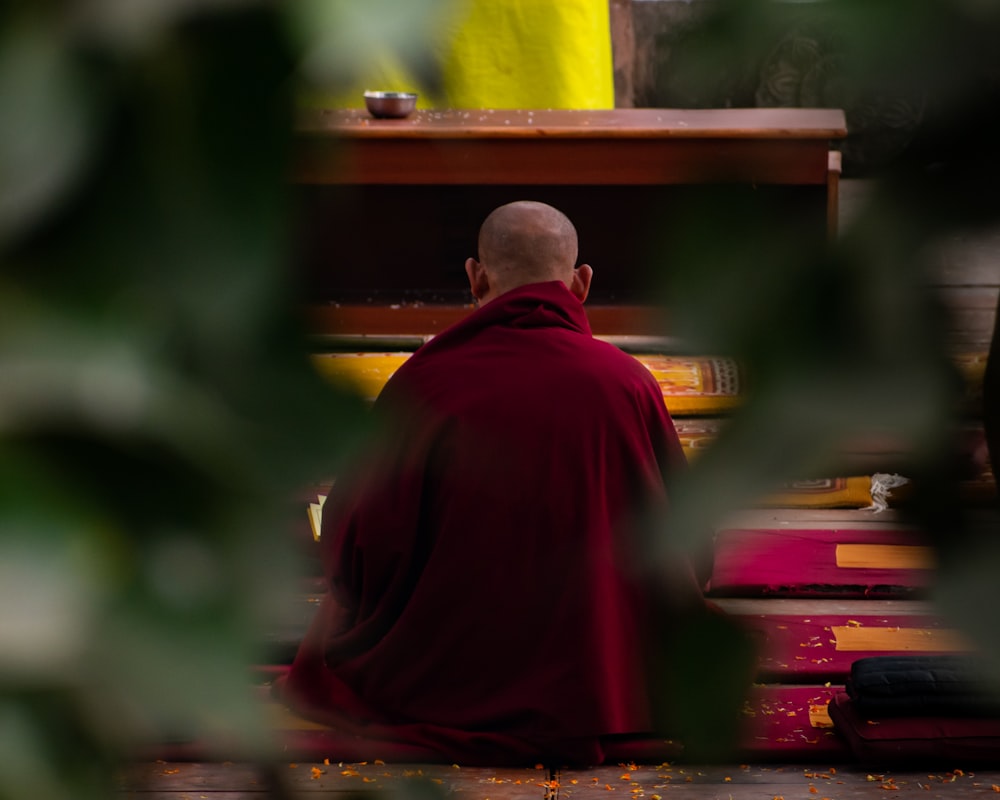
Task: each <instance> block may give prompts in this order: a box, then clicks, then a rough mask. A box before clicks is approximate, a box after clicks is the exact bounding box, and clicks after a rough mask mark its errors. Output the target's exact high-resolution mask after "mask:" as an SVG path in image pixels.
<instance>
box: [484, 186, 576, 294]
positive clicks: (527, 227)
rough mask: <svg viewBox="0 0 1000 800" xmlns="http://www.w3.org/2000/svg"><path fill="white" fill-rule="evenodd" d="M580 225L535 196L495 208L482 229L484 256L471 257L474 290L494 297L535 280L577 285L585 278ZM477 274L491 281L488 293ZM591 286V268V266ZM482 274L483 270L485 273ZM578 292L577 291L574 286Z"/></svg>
mask: <svg viewBox="0 0 1000 800" xmlns="http://www.w3.org/2000/svg"><path fill="white" fill-rule="evenodd" d="M576 257H577V237H576V228H574V227H573V223H572V222H570V221H569V218H568V217H567V216H566V215H565V214H563V213H562V212H561V211H559V210H557V209H555V208H553V207H552V206H549V205H546V204H545V203H537V202H534V201H530V200H520V201H518V202H515V203H508V204H507V205H503V206H500V207H499V208H497V209H495V210H494V211H493V212H492V213H491V214H490V215H489V216H488V217H487V218H486V220H485V221H484V222H483V225H482V227H481V228H480V229H479V261H478V262H476V261H475V260H474V259H469V263H467V265H466V269H467V271H469V272H470V274H469V279H470V282H472V284H473V286H472V290H473V294H475V295H476V297H477V298H479V299H480V300H483V301H488V300H489V299H492V298H493V297H496V296H498V295H500V294H503V293H504V292H508V291H510V290H511V289H516V288H517V287H519V286H525V285H527V284H529V283H540V282H542V281H562V282H563V283H565V284H566V286H567V287H569V288H570V289H571V290H573V289H574V283H576V282H578V281H579V280H580V276H579V274H578V273H579V270H578V269H577V268H576ZM473 272H475V273H476V276H478V277H479V278H480V279H481V280H485V281H487V282H488V292H482V291H477V286H476V276H474V274H473ZM586 272H587V273H588V274H587V279H586V286H585V287H584V288H583V292H582V296H580V295H579V294H578V296H580V300H581V301H582V300H583V299H584V298H585V297H586V289H587V287H589V284H590V280H589V272H590V267H586ZM480 273H481V274H480ZM574 291H575V290H574Z"/></svg>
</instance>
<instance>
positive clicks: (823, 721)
mask: <svg viewBox="0 0 1000 800" xmlns="http://www.w3.org/2000/svg"><path fill="white" fill-rule="evenodd" d="M809 724H810V725H812V727H814V728H832V727H833V720H832V719H830V707H829V703H814V704H813V705H810V706H809Z"/></svg>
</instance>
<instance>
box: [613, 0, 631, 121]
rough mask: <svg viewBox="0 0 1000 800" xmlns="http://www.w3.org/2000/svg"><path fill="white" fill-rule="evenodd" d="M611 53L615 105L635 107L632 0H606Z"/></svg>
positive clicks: (618, 106)
mask: <svg viewBox="0 0 1000 800" xmlns="http://www.w3.org/2000/svg"><path fill="white" fill-rule="evenodd" d="M608 11H609V17H610V20H611V54H612V58H613V63H614V73H615V107H616V108H634V107H635V24H634V21H633V18H632V0H608Z"/></svg>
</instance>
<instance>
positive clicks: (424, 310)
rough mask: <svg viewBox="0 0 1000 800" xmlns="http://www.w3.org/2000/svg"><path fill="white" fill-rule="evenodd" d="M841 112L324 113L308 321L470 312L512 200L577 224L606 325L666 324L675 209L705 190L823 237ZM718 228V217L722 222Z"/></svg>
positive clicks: (374, 325) (315, 165)
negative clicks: (662, 288) (475, 261)
mask: <svg viewBox="0 0 1000 800" xmlns="http://www.w3.org/2000/svg"><path fill="white" fill-rule="evenodd" d="M845 134H846V127H845V122H844V116H843V113H842V112H840V111H835V110H823V109H727V110H716V109H713V110H695V111H677V110H667V109H617V110H613V111H552V110H549V111H545V110H537V111H528V110H522V111H440V112H435V111H422V112H417V113H415V114H414V115H413V116H412V117H410V118H409V119H406V120H374V119H372V118H370V117H369V116H368V115H367V114H366V113H365V112H362V111H345V110H337V111H318V112H310V113H308V114H306V115H304V117H303V118H302V120H301V122H300V125H299V127H298V132H297V139H296V147H295V159H294V164H293V168H292V178H293V181H294V183H295V184H296V199H297V202H298V203H299V209H300V211H301V220H302V224H301V227H300V229H299V231H298V236H299V241H300V243H301V251H300V256H301V257H300V268H301V275H302V281H303V290H304V293H305V301H306V303H307V306H308V308H307V314H306V322H307V326H308V328H309V330H310V331H311V332H312V333H313V334H315V335H316V336H317V337H326V336H330V335H339V336H341V337H345V336H346V337H355V338H362V337H369V338H370V337H379V336H400V335H402V336H417V337H420V336H426V335H428V334H433V333H435V332H436V331H438V330H440V329H441V328H442V327H444V326H446V325H448V324H450V323H452V322H454V321H455V320H456V319H458V318H459V317H461V316H462V315H464V314H466V313H468V311H469V310H470V306H469V299H470V298H469V295H468V292H467V290H466V284H465V275H464V271H463V264H464V260H465V258H466V257H468V256H470V255H475V253H476V234H477V231H478V227H479V224H480V223H481V222H482V220H483V218H485V216H486V214H487V213H489V211H491V210H492V209H493V208H494V207H496V206H497V205H500V204H502V203H505V202H509V201H511V200H516V199H536V200H541V201H545V202H549V203H551V204H553V205H555V206H557V207H559V208H561V209H562V210H563V211H565V212H566V213H567V214H568V215H569V217H570V218H571V219H572V220H573V221H574V223H575V224H576V227H577V229H578V231H579V234H580V257H581V260H585V261H587V262H588V263H590V264H591V265H592V266H594V268H595V270H596V274H597V277H596V278H595V281H594V286H593V288H592V294H591V299H590V302H589V303H588V313H589V314H590V317H591V321H592V325H593V327H594V329H595V332H597V333H599V334H606V335H649V334H662V333H664V326H663V324H662V319H661V316H662V315H659V314H653V313H649V310H648V306H650V305H651V301H650V298H649V296H648V287H649V286H650V285H651V284H652V283H654V282H655V281H654V279H655V278H656V277H657V271H658V270H662V269H664V268H668V267H664V266H663V265H662V262H667V263H669V260H670V254H671V248H672V247H673V246H674V245H675V243H676V239H677V237H678V236H679V233H680V232H679V231H677V230H676V229H672V225H675V224H676V225H680V224H681V222H680V220H682V219H683V217H684V212H685V209H687V208H689V207H690V206H691V205H692V204H693V203H695V202H697V203H701V202H703V201H704V200H705V195H706V192H711V193H712V198H713V199H717V200H718V201H719V202H718V204H717V205H718V206H719V207H720V208H721V207H723V206H725V205H726V204H727V203H729V202H738V203H741V204H744V205H745V207H747V208H753V209H761V210H763V211H762V214H763V216H762V218H761V219H762V220H763V222H762V224H766V225H768V230H771V229H773V230H774V231H775V235H776V236H780V235H781V232H782V231H795V232H796V235H797V236H798V235H802V234H803V232H807V234H806V235H807V236H808V237H810V238H811V239H812V240H813V241H815V242H817V243H822V242H824V241H825V240H826V239H827V237H828V236H829V235H830V233H831V232H832V231H833V230H834V229H835V227H836V221H837V218H838V205H837V200H838V185H839V154H838V153H836V152H831V142H832V141H834V140H836V139H838V138H840V137H843V136H844V135H845ZM720 224H722V223H720Z"/></svg>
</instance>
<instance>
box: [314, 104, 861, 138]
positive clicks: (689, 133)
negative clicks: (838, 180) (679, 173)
mask: <svg viewBox="0 0 1000 800" xmlns="http://www.w3.org/2000/svg"><path fill="white" fill-rule="evenodd" d="M297 131H298V133H299V134H300V135H306V136H320V137H323V136H326V135H333V136H335V137H347V138H443V139H446V138H452V139H462V138H520V137H536V136H537V137H546V136H552V137H565V138H608V137H612V138H625V139H723V138H724V139H800V140H801V139H811V140H816V139H819V140H829V139H837V138H841V137H843V136H845V135H846V134H847V124H846V121H845V118H844V112H843V111H840V110H839V109H822V108H729V109H667V108H622V109H611V110H596V111H593V110H554V109H538V110H530V109H511V110H508V109H502V110H496V109H482V110H476V109H473V110H418V111H416V112H414V113H413V114H412V115H411V116H409V117H407V118H406V119H375V118H373V117H372V116H371V115H370V114H369V113H368V112H367V111H364V110H362V109H327V110H315V111H307V112H303V114H302V115H301V116H300V118H299V121H298V125H297Z"/></svg>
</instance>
